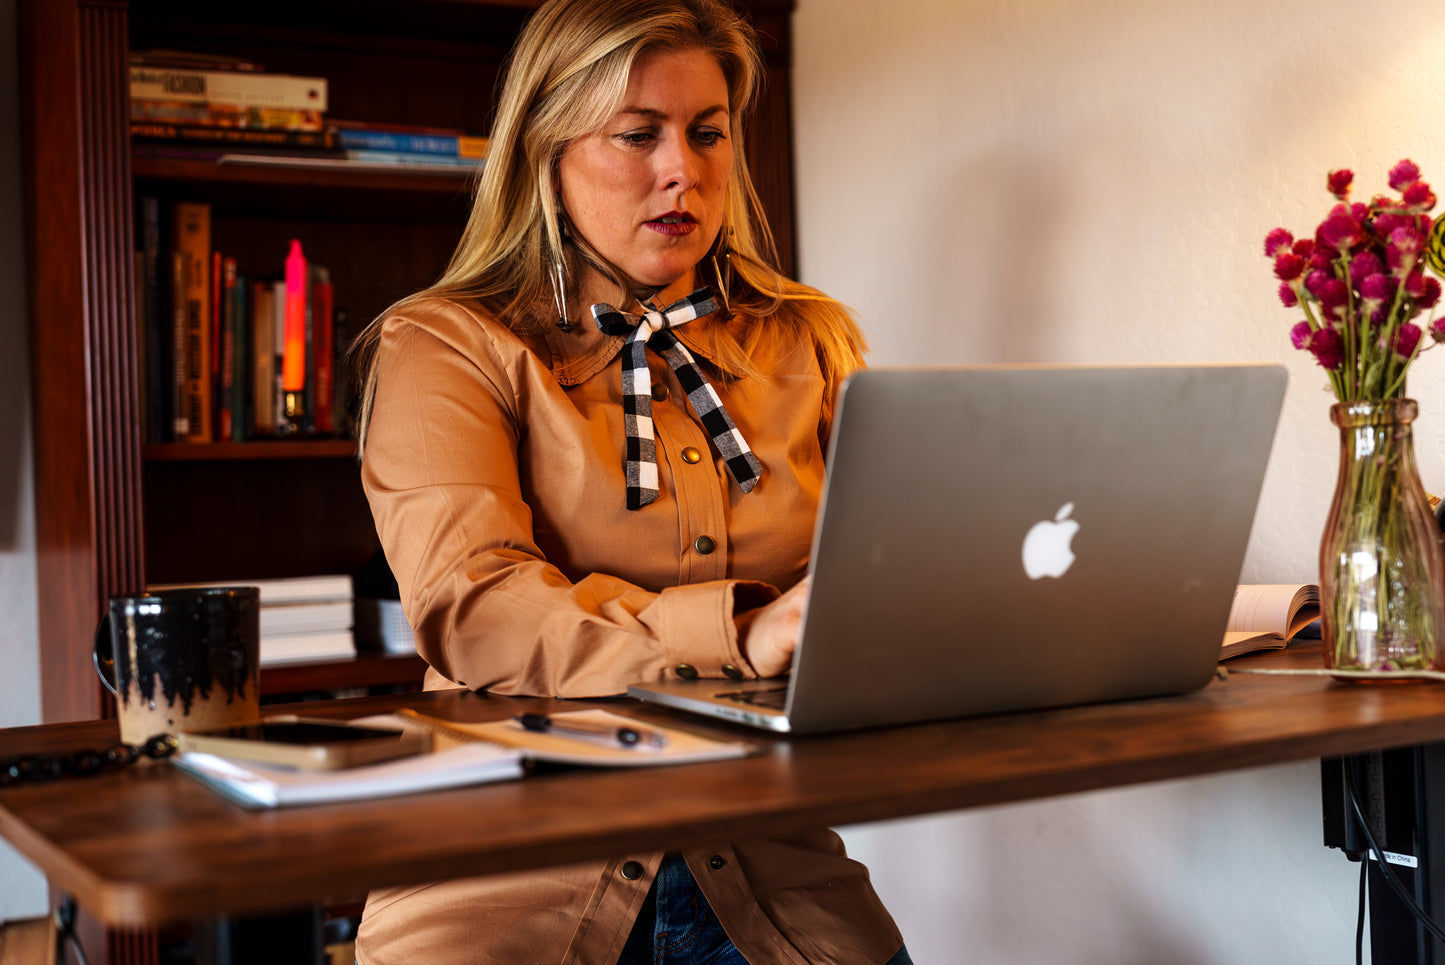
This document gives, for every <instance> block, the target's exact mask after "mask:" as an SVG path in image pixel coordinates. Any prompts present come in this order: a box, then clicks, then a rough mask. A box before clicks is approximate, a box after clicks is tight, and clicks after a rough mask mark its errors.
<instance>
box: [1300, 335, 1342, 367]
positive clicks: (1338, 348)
mask: <svg viewBox="0 0 1445 965" xmlns="http://www.w3.org/2000/svg"><path fill="white" fill-rule="evenodd" d="M1309 350H1310V352H1311V354H1313V355H1314V357H1315V361H1316V362H1318V363H1319V364H1320V367H1321V368H1323V369H1327V370H1328V371H1331V372H1334V371H1336V370H1338V369H1339V368H1340V366H1341V365H1343V364H1344V362H1345V340H1344V338H1343V337H1341V335H1340V333H1339V332H1337V331H1336V330H1335V329H1333V328H1322V329H1320V330H1319V331H1317V332H1314V333H1313V334H1311V335H1310V345H1309Z"/></svg>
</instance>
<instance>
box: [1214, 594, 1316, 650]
mask: <svg viewBox="0 0 1445 965" xmlns="http://www.w3.org/2000/svg"><path fill="white" fill-rule="evenodd" d="M1311 591H1312V593H1311ZM1311 599H1312V600H1313V612H1312V613H1311V612H1310V610H1309V606H1310V603H1311ZM1306 615H1308V619H1304V617H1305V616H1306ZM1318 616H1319V590H1318V588H1314V587H1311V586H1309V585H1307V584H1298V583H1272V584H1270V583H1255V584H1245V585H1242V586H1239V587H1237V588H1236V589H1235V591H1234V604H1233V606H1231V607H1230V608H1229V623H1228V625H1227V626H1226V627H1225V629H1226V630H1227V631H1230V632H1236V633H1238V632H1248V633H1252V634H1260V633H1277V634H1279V635H1280V636H1281V637H1289V636H1293V635H1294V634H1295V633H1297V632H1299V630H1300V629H1302V628H1303V627H1304V626H1307V625H1308V624H1310V623H1312V622H1313V621H1314V619H1315V618H1316V617H1318ZM1301 621H1302V622H1301Z"/></svg>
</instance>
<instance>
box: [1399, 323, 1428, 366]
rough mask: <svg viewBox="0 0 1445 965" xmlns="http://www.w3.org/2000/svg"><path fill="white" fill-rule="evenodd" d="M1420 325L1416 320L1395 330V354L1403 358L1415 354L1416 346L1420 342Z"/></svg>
mask: <svg viewBox="0 0 1445 965" xmlns="http://www.w3.org/2000/svg"><path fill="white" fill-rule="evenodd" d="M1421 334H1422V333H1421V331H1420V326H1419V325H1416V324H1415V323H1414V322H1406V323H1405V324H1403V325H1401V326H1400V328H1399V330H1398V331H1397V332H1395V354H1396V355H1398V356H1400V357H1401V358H1403V359H1409V358H1410V357H1411V356H1412V355H1414V354H1415V347H1416V346H1417V345H1419V344H1420V336H1421Z"/></svg>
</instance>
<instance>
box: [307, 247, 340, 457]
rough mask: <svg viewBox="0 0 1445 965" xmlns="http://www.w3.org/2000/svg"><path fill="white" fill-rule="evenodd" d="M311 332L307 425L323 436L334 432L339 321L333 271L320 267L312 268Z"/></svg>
mask: <svg viewBox="0 0 1445 965" xmlns="http://www.w3.org/2000/svg"><path fill="white" fill-rule="evenodd" d="M310 294H311V315H310V317H311V329H310V344H309V345H308V346H307V349H306V358H307V360H308V362H309V364H308V366H307V368H308V372H307V379H306V404H307V425H308V426H309V427H310V428H312V429H314V430H315V431H316V432H319V433H321V434H322V435H330V434H331V433H332V431H333V430H334V429H335V425H334V423H333V419H332V412H331V406H332V403H333V402H334V401H335V391H334V390H335V387H334V386H333V384H332V378H333V376H334V373H335V367H336V347H335V345H334V344H333V340H334V339H335V337H336V319H335V317H334V315H333V314H332V303H333V301H334V300H335V292H334V289H333V288H332V285H331V272H330V271H328V270H327V269H326V268H324V267H322V266H321V265H312V266H311V288H310Z"/></svg>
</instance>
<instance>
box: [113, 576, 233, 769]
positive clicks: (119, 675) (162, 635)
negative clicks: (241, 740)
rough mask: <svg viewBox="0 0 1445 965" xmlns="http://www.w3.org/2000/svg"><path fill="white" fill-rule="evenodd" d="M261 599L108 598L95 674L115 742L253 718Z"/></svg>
mask: <svg viewBox="0 0 1445 965" xmlns="http://www.w3.org/2000/svg"><path fill="white" fill-rule="evenodd" d="M260 650H261V593H260V591H259V590H258V589H256V588H255V587H254V586H227V587H195V588H187V589H177V590H161V591H157V592H153V593H143V594H135V595H122V596H113V597H111V598H110V607H109V609H108V611H107V613H106V614H105V616H103V617H102V618H101V621H100V626H99V627H98V628H97V629H96V633H95V669H96V672H97V673H98V674H100V679H101V681H102V682H103V683H104V684H105V685H106V687H108V688H109V689H110V691H111V693H113V694H115V698H116V715H117V717H119V719H120V738H121V740H122V741H124V742H125V743H127V744H137V745H138V744H142V743H144V742H145V741H146V740H147V739H148V738H150V737H153V736H155V735H156V734H174V733H176V732H178V731H182V730H211V729H215V728H218V727H226V726H229V725H231V724H237V723H245V722H248V721H253V720H257V719H259V718H260V716H261V700H260V697H261V694H260V689H261V677H260Z"/></svg>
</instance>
